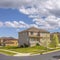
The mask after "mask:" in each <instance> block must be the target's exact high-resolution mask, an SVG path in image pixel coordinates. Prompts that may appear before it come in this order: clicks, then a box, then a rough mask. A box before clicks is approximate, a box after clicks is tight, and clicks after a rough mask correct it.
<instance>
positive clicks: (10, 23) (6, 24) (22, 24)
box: [4, 21, 28, 28]
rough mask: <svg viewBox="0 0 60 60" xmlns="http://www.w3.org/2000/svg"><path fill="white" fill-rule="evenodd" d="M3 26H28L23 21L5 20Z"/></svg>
mask: <svg viewBox="0 0 60 60" xmlns="http://www.w3.org/2000/svg"><path fill="white" fill-rule="evenodd" d="M4 24H5V26H6V27H13V28H25V27H28V24H26V23H25V22H23V21H18V22H17V21H13V22H11V21H6V22H5V23H4Z"/></svg>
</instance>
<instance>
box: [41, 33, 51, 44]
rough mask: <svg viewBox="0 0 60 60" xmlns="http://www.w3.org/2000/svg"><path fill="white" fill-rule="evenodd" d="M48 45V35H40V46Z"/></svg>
mask: <svg viewBox="0 0 60 60" xmlns="http://www.w3.org/2000/svg"><path fill="white" fill-rule="evenodd" d="M47 43H48V44H49V43H50V33H40V44H41V45H46V44H47Z"/></svg>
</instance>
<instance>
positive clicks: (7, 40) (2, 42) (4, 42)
mask: <svg viewBox="0 0 60 60" xmlns="http://www.w3.org/2000/svg"><path fill="white" fill-rule="evenodd" d="M0 46H18V39H15V38H12V37H1V38H0Z"/></svg>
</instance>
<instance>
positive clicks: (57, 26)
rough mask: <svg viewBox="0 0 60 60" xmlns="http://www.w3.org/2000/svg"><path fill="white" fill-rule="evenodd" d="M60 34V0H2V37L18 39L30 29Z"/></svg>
mask: <svg viewBox="0 0 60 60" xmlns="http://www.w3.org/2000/svg"><path fill="white" fill-rule="evenodd" d="M32 26H34V27H37V28H40V29H46V30H48V31H50V32H60V0H58V1H56V0H1V1H0V37H2V36H3V37H6V36H8V37H9V36H10V37H15V38H17V37H18V32H19V31H22V30H24V29H27V28H29V27H32Z"/></svg>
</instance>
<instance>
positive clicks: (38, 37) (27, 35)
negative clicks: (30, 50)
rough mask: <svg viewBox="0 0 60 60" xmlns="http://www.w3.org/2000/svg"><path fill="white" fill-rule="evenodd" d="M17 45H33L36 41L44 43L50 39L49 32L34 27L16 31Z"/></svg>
mask: <svg viewBox="0 0 60 60" xmlns="http://www.w3.org/2000/svg"><path fill="white" fill-rule="evenodd" d="M18 34H19V35H18V36H19V39H18V44H19V46H21V45H23V46H24V44H26V45H28V46H35V45H36V44H37V43H38V44H40V45H44V44H45V43H46V42H47V41H50V33H49V32H48V31H46V30H44V29H38V28H35V27H31V28H28V29H27V30H24V31H21V32H19V33H18Z"/></svg>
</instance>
